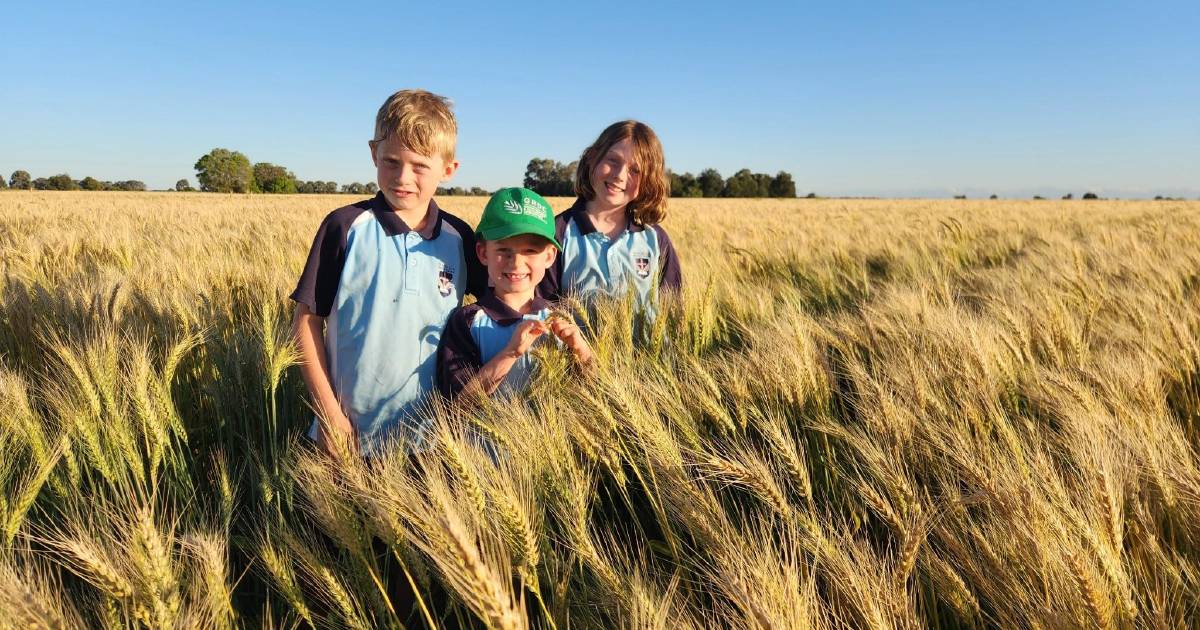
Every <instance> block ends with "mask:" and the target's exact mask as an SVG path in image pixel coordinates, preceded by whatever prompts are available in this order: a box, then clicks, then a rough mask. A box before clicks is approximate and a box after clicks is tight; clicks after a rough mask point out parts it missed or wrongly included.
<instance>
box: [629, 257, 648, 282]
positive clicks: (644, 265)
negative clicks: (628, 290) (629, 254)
mask: <svg viewBox="0 0 1200 630" xmlns="http://www.w3.org/2000/svg"><path fill="white" fill-rule="evenodd" d="M633 270H634V271H636V272H637V275H638V277H639V278H649V277H650V259H649V258H634V259H633Z"/></svg>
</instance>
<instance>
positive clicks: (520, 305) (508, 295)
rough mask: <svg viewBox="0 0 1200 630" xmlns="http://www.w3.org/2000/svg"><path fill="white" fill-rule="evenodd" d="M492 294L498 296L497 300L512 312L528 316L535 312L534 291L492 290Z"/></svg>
mask: <svg viewBox="0 0 1200 630" xmlns="http://www.w3.org/2000/svg"><path fill="white" fill-rule="evenodd" d="M492 293H494V294H495V295H496V299H498V300H500V301H501V302H504V304H506V305H507V306H508V307H509V308H511V309H512V310H514V311H516V312H518V313H520V314H522V315H528V314H529V312H530V311H532V310H533V297H534V290H533V289H529V290H528V291H498V290H496V289H492Z"/></svg>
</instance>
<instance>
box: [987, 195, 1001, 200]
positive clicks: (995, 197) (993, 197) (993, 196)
mask: <svg viewBox="0 0 1200 630" xmlns="http://www.w3.org/2000/svg"><path fill="white" fill-rule="evenodd" d="M988 199H999V197H997V196H996V195H992V196H991V197H988Z"/></svg>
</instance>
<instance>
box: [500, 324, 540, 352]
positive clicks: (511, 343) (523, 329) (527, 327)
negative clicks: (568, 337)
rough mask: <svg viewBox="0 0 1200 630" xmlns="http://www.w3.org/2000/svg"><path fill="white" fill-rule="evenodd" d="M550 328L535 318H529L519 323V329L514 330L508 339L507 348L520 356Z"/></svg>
mask: <svg viewBox="0 0 1200 630" xmlns="http://www.w3.org/2000/svg"><path fill="white" fill-rule="evenodd" d="M548 330H549V328H547V327H546V324H544V323H542V322H539V321H537V320H534V319H527V320H525V321H523V322H521V323H520V324H517V329H516V330H514V331H513V335H512V338H511V339H509V340H508V346H507V347H506V349H507V350H508V351H509V352H511V353H512V354H513V356H516V357H519V356H521V355H523V354H525V353H526V352H529V349H530V348H532V347H533V342H535V341H537V338H538V337H541V336H542V335H544V334H546V331H548Z"/></svg>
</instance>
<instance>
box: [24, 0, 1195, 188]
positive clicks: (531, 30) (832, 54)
mask: <svg viewBox="0 0 1200 630" xmlns="http://www.w3.org/2000/svg"><path fill="white" fill-rule="evenodd" d="M502 4H504V3H478V4H477V3H472V2H455V3H441V2H438V3H430V4H428V5H421V4H417V3H403V4H402V3H396V2H390V3H378V4H349V3H348V4H345V5H341V4H335V3H327V2H320V3H287V4H283V3H280V4H272V3H258V4H253V5H241V4H238V3H232V2H223V1H215V2H207V3H194V4H191V3H189V4H182V3H181V4H173V5H170V6H160V5H158V4H157V3H148V2H147V3H112V4H104V3H84V4H75V3H36V4H27V5H24V6H22V7H20V10H19V11H18V10H16V9H12V8H10V9H9V10H8V11H6V24H5V27H4V31H5V32H4V36H3V37H2V38H0V68H3V72H4V77H5V78H4V80H3V83H0V94H2V96H0V172H3V173H4V174H5V175H7V174H9V173H11V172H12V171H13V170H15V169H18V168H20V169H24V170H28V171H30V172H31V173H32V174H33V175H34V177H39V176H48V175H52V174H55V173H60V172H68V173H70V174H71V175H72V176H74V177H75V178H76V179H80V178H82V177H84V176H85V175H91V176H94V177H97V178H99V179H109V180H117V179H141V180H143V181H145V182H146V183H147V184H149V185H150V186H151V187H153V188H161V187H168V186H171V185H173V184H174V182H175V181H176V180H177V179H180V178H184V177H186V178H188V179H189V180H191V181H192V182H193V183H195V172H194V170H193V168H192V166H193V164H194V163H195V161H196V159H197V158H199V157H200V156H201V155H203V154H204V153H206V152H207V151H209V150H210V149H212V148H213V147H226V148H230V149H235V150H239V151H242V152H243V153H246V154H247V155H248V156H249V157H250V159H251V160H253V161H268V162H274V163H277V164H283V165H285V166H287V167H289V168H290V169H292V170H293V171H294V172H295V173H296V175H297V176H298V177H300V178H301V179H322V180H329V179H332V180H336V181H338V182H341V183H346V182H350V181H362V182H366V181H371V180H372V179H373V177H374V169H373V167H372V166H371V162H370V156H369V153H368V150H367V147H366V141H367V139H368V138H369V137H370V135H371V132H372V126H373V121H374V114H375V110H376V109H377V108H378V107H379V104H380V103H381V102H382V101H383V99H384V98H386V97H387V95H388V94H390V93H391V92H393V91H395V90H396V89H399V88H402V87H423V88H426V89H430V90H433V91H435V92H439V93H442V94H445V95H447V96H450V97H451V98H452V99H454V101H455V106H456V113H457V116H458V119H459V145H458V153H459V159H460V160H461V162H462V168H461V169H460V171H459V174H458V176H457V177H456V178H455V180H454V182H452V183H453V184H458V185H463V186H472V185H479V186H483V187H486V188H496V187H499V186H503V185H514V184H519V183H520V181H521V177H522V176H523V174H524V169H525V164H526V163H527V162H528V161H529V159H530V158H532V157H535V156H537V157H550V158H554V159H558V160H561V161H564V162H567V161H570V160H572V159H576V158H577V157H578V155H579V153H580V152H581V151H582V149H583V148H584V147H585V146H586V145H587V144H588V143H589V142H591V141H592V140H593V139H594V137H595V136H596V135H597V134H598V133H599V132H600V130H601V129H603V128H604V127H605V126H606V125H607V124H608V123H610V122H613V121H615V120H619V119H622V118H627V117H633V118H638V119H641V120H643V121H645V122H647V123H649V124H650V125H651V126H653V127H654V128H655V130H656V131H657V132H658V133H659V136H660V137H661V138H662V141H663V144H664V147H665V150H666V154H667V163H668V166H670V167H671V168H673V169H674V170H676V171H680V172H683V171H691V172H698V171H699V170H701V169H703V168H706V167H714V168H717V169H719V170H720V171H721V173H722V174H724V175H726V176H728V175H730V174H732V173H733V172H734V171H736V170H737V169H739V168H750V169H752V170H755V171H762V172H769V173H775V172H776V171H778V170H781V169H782V170H787V171H789V172H791V173H792V175H793V177H794V178H795V180H796V182H797V185H798V188H799V189H800V190H801V192H807V191H816V192H818V193H821V194H826V195H880V196H949V195H951V194H955V193H966V194H969V195H971V196H978V195H986V194H990V193H993V192H994V193H998V194H1000V195H1002V196H1029V195H1032V194H1035V193H1041V194H1060V193H1062V192H1067V191H1073V192H1075V193H1076V195H1077V196H1078V195H1079V194H1081V193H1082V192H1083V191H1085V190H1093V191H1095V192H1098V193H1102V194H1105V195H1109V196H1122V197H1130V196H1147V195H1148V196H1153V195H1155V194H1168V195H1181V194H1182V195H1187V196H1189V197H1194V196H1200V2H1196V1H1195V0H1190V1H1186V2H1185V1H1180V2H1126V3H1111V2H1059V3H1054V2H1029V3H1024V2H969V1H958V2H928V3H920V4H906V3H883V2H880V3H866V2H841V3H834V2H822V3H813V4H812V5H805V4H801V3H793V2H788V3H778V4H776V3H756V2H738V3H730V2H722V3H714V4H707V3H703V2H698V3H690V4H688V5H682V4H681V5H675V4H670V5H668V4H662V5H657V4H656V3H653V2H639V3H629V4H627V3H617V2H607V3H606V2H596V3H591V4H586V5H583V4H577V3H566V2H557V3H535V4H526V5H521V6H519V7H517V6H515V5H514V6H513V7H504V6H501V5H502Z"/></svg>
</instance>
